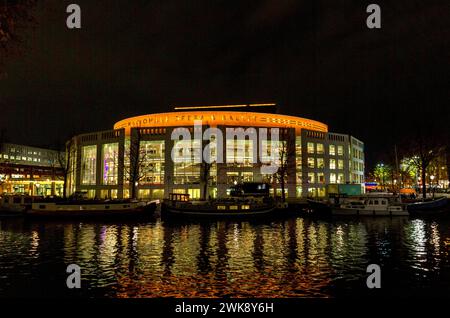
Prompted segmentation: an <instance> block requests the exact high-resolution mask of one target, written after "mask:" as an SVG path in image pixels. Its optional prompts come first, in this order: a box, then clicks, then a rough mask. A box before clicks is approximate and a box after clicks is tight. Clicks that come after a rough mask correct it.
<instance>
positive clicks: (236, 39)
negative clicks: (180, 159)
mask: <svg viewBox="0 0 450 318" xmlns="http://www.w3.org/2000/svg"><path fill="white" fill-rule="evenodd" d="M73 2H75V3H78V4H79V5H80V6H81V8H82V29H81V30H68V29H67V28H66V26H65V20H66V16H67V14H66V13H65V9H66V6H67V5H68V4H70V3H73ZM372 2H376V3H378V4H379V5H380V6H381V9H382V29H381V30H369V29H368V28H367V27H366V23H365V21H366V17H367V15H368V14H367V13H366V12H365V11H366V6H367V5H368V4H369V3H372ZM372 2H370V1H350V0H345V1H341V0H334V1H331V0H330V1H322V0H264V1H257V0H251V1H246V0H239V1H231V0H226V1H219V0H218V1H213V0H195V1H190V0H185V1H181V0H180V1H176V0H171V1H148V0H145V1H144V0H134V1H115V0H101V1H99V0H96V1H92V0H86V1H85V0H76V1H75V0H71V1H60V0H53V1H52V0H45V1H41V2H40V5H39V6H38V8H37V10H36V26H35V27H33V28H32V29H31V30H27V31H26V32H24V34H23V35H24V36H25V37H26V39H27V40H26V41H25V43H24V45H23V47H22V50H23V54H22V55H21V56H18V57H16V58H14V59H10V60H9V61H8V63H7V65H6V71H7V74H8V76H7V78H4V79H2V80H0V107H1V113H0V128H5V129H6V131H7V135H8V137H9V140H10V141H11V142H16V143H24V144H31V145H52V144H54V143H55V141H56V140H58V139H64V138H67V137H68V136H69V135H70V134H74V133H75V134H78V133H83V132H90V131H98V130H103V129H111V128H112V126H113V124H114V122H116V121H118V120H120V119H123V118H125V117H129V116H133V115H139V114H144V113H153V112H164V111H168V110H171V106H172V105H201V104H203V105H214V104H223V103H227V104H228V103H239V104H241V103H251V102H272V101H273V102H277V103H278V104H279V105H280V106H279V112H280V113H285V114H290V115H298V116H303V117H307V118H312V119H316V120H319V121H323V122H325V123H327V124H328V125H329V128H330V131H333V132H343V133H349V134H352V135H355V136H356V137H358V138H360V139H362V140H363V141H364V142H365V143H366V150H367V159H368V161H369V164H370V163H373V162H375V160H381V159H382V158H383V156H385V154H386V153H390V152H392V151H393V145H394V144H400V145H401V144H402V143H403V142H404V140H405V138H408V136H411V132H412V131H414V130H415V129H417V127H418V125H420V124H421V123H425V125H426V126H427V127H430V129H431V128H432V129H433V131H435V132H436V133H437V135H438V136H441V135H443V134H448V132H449V130H450V128H449V119H450V116H449V107H450V103H449V102H450V98H449V96H450V95H449V89H450V76H449V74H450V2H449V1H448V0H443V1H435V0H423V1H416V0H396V1H375V0H374V1H372ZM0 54H1V53H0Z"/></svg>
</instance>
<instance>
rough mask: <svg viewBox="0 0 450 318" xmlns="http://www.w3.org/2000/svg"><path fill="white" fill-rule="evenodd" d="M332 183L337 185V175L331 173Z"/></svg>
mask: <svg viewBox="0 0 450 318" xmlns="http://www.w3.org/2000/svg"><path fill="white" fill-rule="evenodd" d="M330 183H336V174H335V173H330Z"/></svg>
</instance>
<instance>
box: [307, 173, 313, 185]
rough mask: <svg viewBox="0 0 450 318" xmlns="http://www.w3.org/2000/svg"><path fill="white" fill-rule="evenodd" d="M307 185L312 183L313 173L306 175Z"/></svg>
mask: <svg viewBox="0 0 450 318" xmlns="http://www.w3.org/2000/svg"><path fill="white" fill-rule="evenodd" d="M308 183H314V172H309V173H308Z"/></svg>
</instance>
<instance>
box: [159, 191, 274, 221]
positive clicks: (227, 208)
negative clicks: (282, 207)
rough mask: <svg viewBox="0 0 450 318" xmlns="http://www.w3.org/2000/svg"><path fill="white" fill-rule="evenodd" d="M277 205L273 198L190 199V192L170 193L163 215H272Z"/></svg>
mask: <svg viewBox="0 0 450 318" xmlns="http://www.w3.org/2000/svg"><path fill="white" fill-rule="evenodd" d="M277 210H278V209H277V205H276V204H275V202H274V201H273V200H263V199H262V198H261V199H260V200H255V199H253V200H249V199H240V200H239V199H232V200H214V201H199V202H193V201H189V195H188V194H177V193H171V194H169V199H168V200H165V201H164V202H163V203H162V206H161V213H162V215H163V216H174V217H183V216H184V217H209V218H211V217H221V218H228V217H232V218H233V217H255V216H262V215H265V216H267V215H272V214H275V213H276V211H277Z"/></svg>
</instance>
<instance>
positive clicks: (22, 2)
mask: <svg viewBox="0 0 450 318" xmlns="http://www.w3.org/2000/svg"><path fill="white" fill-rule="evenodd" d="M36 3H37V0H0V77H2V76H4V75H5V73H4V71H3V70H2V65H3V64H4V62H5V61H4V59H5V57H6V56H8V55H11V54H12V53H14V52H17V47H18V44H20V43H22V42H23V37H22V36H21V35H20V33H19V29H23V28H24V27H27V26H29V25H31V24H33V22H34V17H33V9H34V8H35V6H36Z"/></svg>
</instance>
